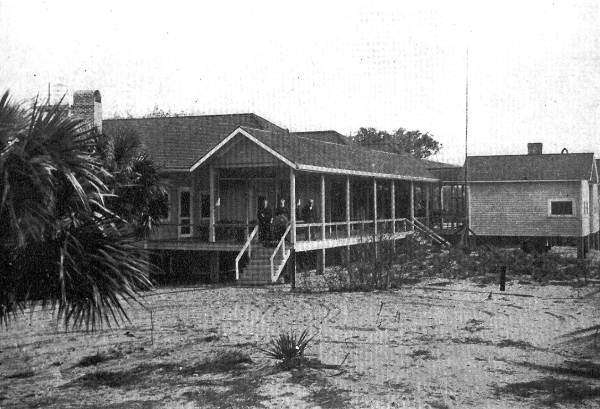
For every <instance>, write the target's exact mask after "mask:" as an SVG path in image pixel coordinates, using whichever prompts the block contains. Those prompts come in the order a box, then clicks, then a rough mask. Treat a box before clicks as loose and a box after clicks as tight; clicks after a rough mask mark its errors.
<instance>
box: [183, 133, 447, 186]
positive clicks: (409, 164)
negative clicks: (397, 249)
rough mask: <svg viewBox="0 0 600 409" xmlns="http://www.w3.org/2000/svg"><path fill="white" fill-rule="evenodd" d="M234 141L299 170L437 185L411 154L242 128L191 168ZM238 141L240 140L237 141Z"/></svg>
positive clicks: (207, 159)
mask: <svg viewBox="0 0 600 409" xmlns="http://www.w3.org/2000/svg"><path fill="white" fill-rule="evenodd" d="M234 138H246V139H248V140H250V141H252V142H253V143H255V144H256V145H258V146H259V147H260V148H262V149H264V150H265V151H267V152H269V153H270V154H271V155H273V156H274V157H275V158H277V159H278V160H279V161H281V162H282V163H284V164H285V165H287V166H289V167H292V168H294V169H297V170H303V171H312V172H321V173H331V174H342V175H355V176H370V177H379V178H385V179H402V180H414V181H423V182H434V181H436V180H437V179H436V178H435V177H434V176H433V175H432V174H431V172H429V170H428V169H427V167H426V165H425V164H424V163H423V162H421V161H420V160H418V159H416V158H413V157H412V156H410V155H409V154H395V153H388V152H381V151H374V150H370V149H366V148H362V147H359V146H355V145H341V144H336V143H330V142H325V141H322V140H316V139H312V138H303V137H301V136H297V135H294V134H290V133H289V132H287V131H279V132H278V131H272V130H271V131H265V130H261V129H254V128H250V127H245V126H241V127H238V128H237V129H236V130H234V131H233V132H231V133H230V134H229V135H228V136H226V137H225V138H223V139H222V140H221V141H220V142H219V143H217V144H216V145H215V146H214V147H213V148H212V149H211V150H210V151H208V152H207V153H206V154H204V155H203V156H202V157H201V158H200V159H199V160H198V161H197V162H196V163H194V164H193V165H192V166H191V167H190V171H193V170H195V169H196V168H198V167H200V166H202V165H203V164H206V163H207V162H208V161H209V160H210V159H211V158H212V157H213V156H214V155H217V154H218V153H219V152H220V151H221V150H222V149H224V148H225V146H226V145H230V144H231V143H235V141H234ZM238 140H239V139H238Z"/></svg>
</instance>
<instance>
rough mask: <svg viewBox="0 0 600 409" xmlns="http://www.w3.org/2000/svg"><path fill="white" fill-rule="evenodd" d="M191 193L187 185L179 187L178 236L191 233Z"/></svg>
mask: <svg viewBox="0 0 600 409" xmlns="http://www.w3.org/2000/svg"><path fill="white" fill-rule="evenodd" d="M191 203H192V201H191V193H190V189H189V188H187V187H182V188H181V189H179V236H180V237H189V236H191V235H192V206H191Z"/></svg>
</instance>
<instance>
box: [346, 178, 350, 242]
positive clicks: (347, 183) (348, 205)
mask: <svg viewBox="0 0 600 409" xmlns="http://www.w3.org/2000/svg"><path fill="white" fill-rule="evenodd" d="M346 231H347V235H348V237H350V176H346Z"/></svg>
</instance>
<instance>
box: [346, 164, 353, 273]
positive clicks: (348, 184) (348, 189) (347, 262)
mask: <svg viewBox="0 0 600 409" xmlns="http://www.w3.org/2000/svg"><path fill="white" fill-rule="evenodd" d="M351 233H352V230H351V228H350V176H348V175H346V235H347V237H348V239H350V236H351ZM346 264H347V265H349V264H350V246H346Z"/></svg>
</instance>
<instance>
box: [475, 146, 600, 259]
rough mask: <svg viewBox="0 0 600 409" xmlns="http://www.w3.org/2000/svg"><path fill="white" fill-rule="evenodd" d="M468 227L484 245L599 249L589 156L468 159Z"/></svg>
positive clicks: (532, 151)
mask: <svg viewBox="0 0 600 409" xmlns="http://www.w3.org/2000/svg"><path fill="white" fill-rule="evenodd" d="M466 165H467V169H468V172H467V175H468V185H467V203H468V211H467V213H468V217H469V226H470V228H471V230H472V231H473V233H474V234H475V235H476V236H480V237H484V238H486V239H488V240H492V241H494V240H495V241H499V242H503V241H504V242H506V241H519V242H520V243H523V244H525V245H531V246H535V247H539V246H546V247H547V246H552V245H567V244H570V245H577V248H578V256H579V257H584V256H585V254H586V252H587V250H588V249H589V248H595V249H598V247H599V245H600V242H599V240H600V237H599V233H598V231H599V229H600V222H599V210H598V209H599V207H600V206H599V202H598V171H597V166H596V161H595V160H594V154H593V153H567V152H566V149H565V150H563V153H560V154H544V153H542V144H541V143H530V144H528V154H527V155H494V156H469V157H468V158H467V162H466Z"/></svg>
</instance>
